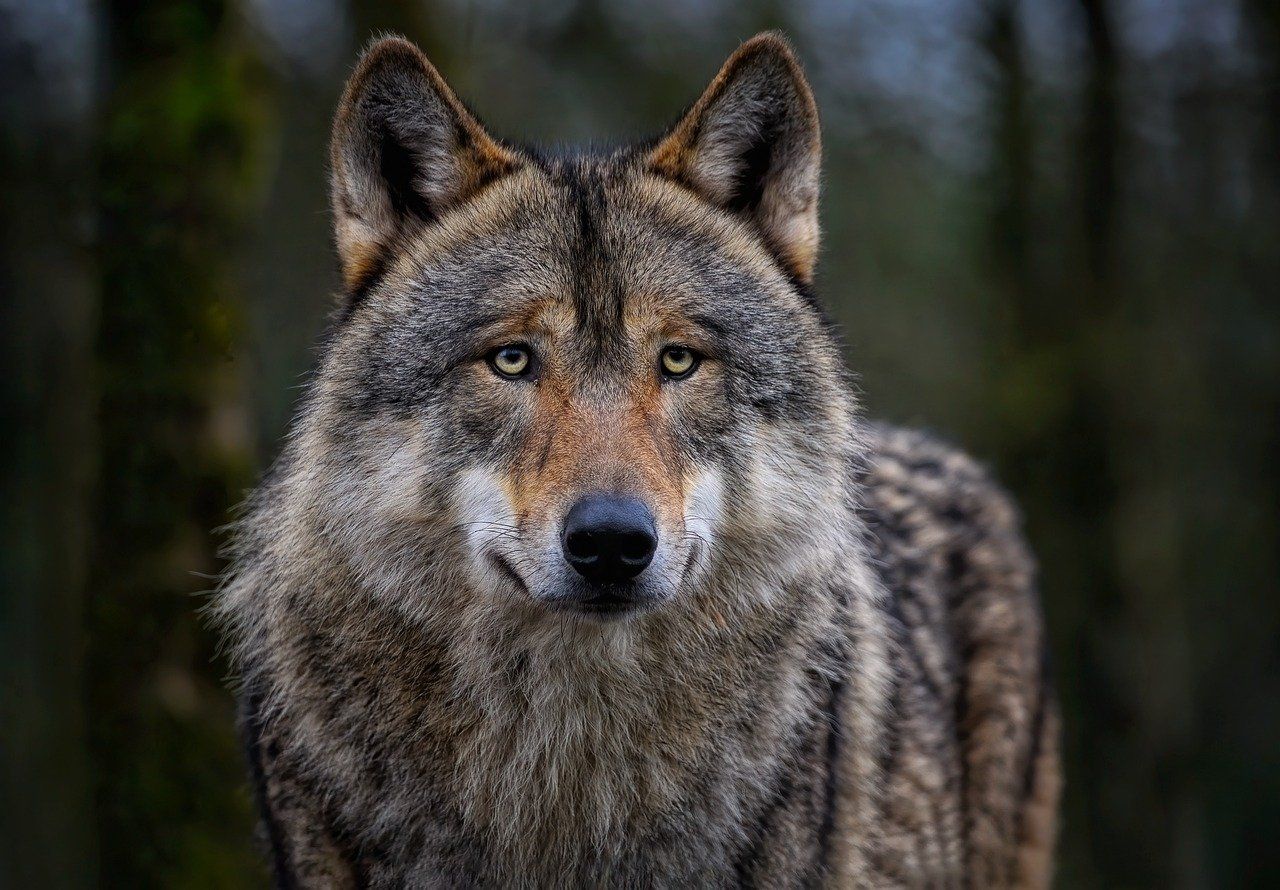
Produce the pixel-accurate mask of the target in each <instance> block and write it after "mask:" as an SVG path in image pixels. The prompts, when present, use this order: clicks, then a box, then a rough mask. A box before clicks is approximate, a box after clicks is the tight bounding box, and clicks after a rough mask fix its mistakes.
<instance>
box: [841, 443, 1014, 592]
mask: <svg viewBox="0 0 1280 890" xmlns="http://www.w3.org/2000/svg"><path fill="white" fill-rule="evenodd" d="M867 445H868V449H867V463H866V467H865V475H864V487H863V498H862V510H863V515H864V518H865V520H866V522H867V525H868V527H869V529H870V532H871V537H872V549H873V555H874V556H875V557H876V559H877V562H878V563H880V565H881V569H882V573H884V574H886V575H887V577H886V578H885V580H886V581H888V582H889V586H890V589H893V588H895V587H899V586H900V585H901V583H902V582H903V581H906V580H907V579H915V580H917V581H918V580H919V579H920V576H921V574H922V573H923V574H924V575H930V576H933V577H934V578H935V579H936V581H937V582H939V583H941V584H942V585H943V586H951V585H954V584H957V583H963V580H964V579H963V577H961V576H962V575H967V574H973V573H977V574H979V575H981V576H983V579H984V581H985V583H986V584H997V585H999V586H1001V587H1004V588H1006V589H1007V588H1010V587H1012V588H1015V589H1020V590H1029V589H1030V588H1031V586H1032V583H1033V578H1032V576H1033V561H1032V557H1031V553H1030V550H1029V548H1028V547H1027V544H1026V541H1025V538H1024V536H1023V532H1022V518H1021V514H1020V511H1019V510H1018V508H1017V505H1016V504H1015V502H1014V500H1013V498H1012V497H1011V496H1010V495H1009V494H1008V493H1007V492H1006V491H1005V490H1004V489H1003V488H1002V487H1001V486H1000V485H999V483H997V482H996V480H995V478H994V477H993V476H992V474H991V472H990V471H989V470H988V469H987V468H986V467H985V466H983V465H982V464H981V463H979V462H978V461H976V460H974V459H973V458H972V457H970V456H969V455H968V454H966V453H965V452H963V451H961V450H960V449H958V448H956V447H955V446H953V445H950V444H948V443H946V442H944V441H943V440H941V439H939V438H937V437H935V436H933V435H931V434H928V433H924V432H920V431H917V430H908V429H901V428H897V427H892V426H885V425H871V426H869V428H868V430H867ZM895 581H896V582H898V583H895ZM946 582H950V584H947V583H946ZM952 593H954V591H952Z"/></svg>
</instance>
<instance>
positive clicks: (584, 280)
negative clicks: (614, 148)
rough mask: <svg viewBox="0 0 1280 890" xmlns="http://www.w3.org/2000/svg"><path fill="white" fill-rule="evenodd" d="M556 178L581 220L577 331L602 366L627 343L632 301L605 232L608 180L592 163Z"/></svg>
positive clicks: (576, 162)
mask: <svg viewBox="0 0 1280 890" xmlns="http://www.w3.org/2000/svg"><path fill="white" fill-rule="evenodd" d="M556 172H557V173H559V177H558V178H559V180H560V182H561V183H562V184H563V185H564V187H565V189H566V191H567V193H568V197H569V201H570V202H571V203H572V207H573V213H574V216H575V218H576V220H577V232H576V238H577V243H576V244H575V245H574V248H573V254H574V255H573V261H572V266H573V276H574V280H573V284H572V291H573V304H574V310H575V315H576V317H577V328H578V332H579V334H580V335H581V336H582V341H583V344H584V345H590V346H591V347H594V348H591V349H589V350H588V352H587V355H585V356H584V357H585V358H587V359H588V361H590V362H591V363H592V364H594V365H597V366H598V365H601V364H604V363H605V361H606V360H607V354H608V352H609V351H610V350H609V347H610V346H612V345H614V344H617V343H620V342H622V340H623V336H622V329H621V328H622V318H623V303H624V301H625V299H626V293H625V288H624V286H623V280H622V276H620V275H619V274H618V270H617V269H616V268H615V267H614V264H615V262H616V260H617V258H616V257H615V256H613V251H612V250H610V247H609V237H610V236H609V234H608V233H607V232H606V231H605V228H604V227H605V226H606V225H607V212H608V210H607V204H608V198H607V196H606V193H605V191H606V183H605V181H604V175H605V174H604V171H602V170H601V169H600V166H599V162H598V161H596V160H595V159H593V158H586V157H578V158H574V159H572V160H568V161H565V162H563V163H562V164H561V165H560V166H559V169H558V170H557V171H556Z"/></svg>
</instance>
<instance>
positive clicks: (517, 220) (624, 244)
mask: <svg viewBox="0 0 1280 890" xmlns="http://www.w3.org/2000/svg"><path fill="white" fill-rule="evenodd" d="M664 198H665V200H664ZM686 203H687V204H688V205H689V206H688V207H687V208H682V207H681V206H680V202H679V201H672V200H671V199H670V196H669V195H663V194H661V193H660V192H657V193H655V190H654V189H652V188H650V187H648V184H647V183H646V182H645V181H644V177H639V176H628V175H625V174H621V173H616V172H610V171H607V170H596V169H583V168H581V167H572V166H567V165H561V166H556V167H552V168H549V169H547V170H545V171H540V172H539V175H536V176H535V175H528V176H522V177H516V178H514V179H513V181H511V182H509V183H503V184H499V185H498V186H496V187H495V188H494V189H493V190H492V191H491V192H490V193H488V194H486V195H484V196H483V197H482V198H481V199H480V200H478V201H477V202H476V204H475V207H474V209H473V210H472V211H470V212H468V213H467V214H466V215H464V216H460V217H459V218H457V219H451V220H445V221H444V222H443V225H442V226H441V227H440V230H437V231H431V232H428V233H427V234H426V235H425V236H424V238H423V240H422V241H421V243H420V244H419V245H417V249H416V251H415V254H416V256H415V257H414V259H415V262H413V263H412V264H411V265H410V266H408V267H407V268H405V275H406V278H407V279H408V280H407V281H405V282H404V285H405V286H407V287H410V288H413V289H416V290H418V291H419V292H421V293H424V294H430V295H435V296H437V297H438V298H439V299H440V300H442V301H449V300H458V301H466V302H469V303H470V304H471V305H472V307H473V308H474V309H475V310H476V311H477V312H482V313H484V314H492V313H495V312H515V313H528V312H529V311H531V310H532V309H533V308H534V307H535V306H536V305H546V304H548V303H549V302H550V303H557V304H560V310H561V313H560V314H561V316H563V315H564V313H565V312H566V311H567V312H568V313H570V314H572V316H573V317H574V318H575V319H578V320H579V321H580V323H583V324H586V323H589V322H599V321H602V320H611V321H618V322H621V321H624V320H626V319H627V318H628V317H630V318H634V317H636V316H638V315H643V314H644V313H645V312H646V311H648V310H651V309H655V308H659V307H661V306H663V305H664V301H663V300H661V299H659V298H661V297H667V298H670V299H669V300H667V301H666V304H667V305H671V304H672V303H673V302H674V303H676V304H680V303H688V302H689V301H692V300H713V299H715V298H716V297H717V295H718V294H719V293H720V292H721V291H724V290H726V289H727V288H729V287H732V284H733V280H734V279H735V278H738V277H743V276H744V275H750V274H751V272H750V270H749V269H745V268H743V267H742V264H741V263H737V262H735V260H734V257H733V256H732V255H731V252H726V249H725V247H726V244H725V242H726V239H725V238H723V237H718V236H719V234H720V233H718V232H716V231H714V230H710V231H709V230H708V227H707V226H706V225H705V220H704V219H703V217H705V212H700V211H701V208H699V207H698V206H697V205H696V203H694V202H693V201H687V202H686ZM729 246H730V247H732V245H731V244H730V245H729ZM739 290H741V288H739Z"/></svg>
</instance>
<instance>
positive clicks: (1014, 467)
mask: <svg viewBox="0 0 1280 890" xmlns="http://www.w3.org/2000/svg"><path fill="white" fill-rule="evenodd" d="M771 27H779V28H783V29H785V30H786V31H787V33H788V34H789V35H790V36H791V38H792V39H793V41H794V42H795V44H796V47H797V49H798V50H799V53H800V55H801V56H802V57H803V59H804V61H805V62H806V64H807V66H808V70H809V72H810V74H811V77H812V79H813V82H814V86H815V89H816V91H817V94H818V98H819V101H820V104H821V107H822V110H823V115H824V130H825V140H826V191H825V201H824V212H823V215H824V220H825V231H826V234H825V259H824V261H823V264H822V272H821V279H820V287H819V292H820V293H821V294H822V295H823V296H824V297H825V299H826V300H827V301H828V303H829V304H830V306H831V307H832V310H833V313H834V315H835V317H836V319H837V320H838V322H839V323H840V325H841V326H842V328H843V330H844V332H845V335H846V337H847V343H848V352H849V358H850V361H851V363H852V365H853V366H854V368H855V369H857V370H858V371H859V373H860V375H861V379H862V383H863V387H864V390H865V394H866V403H867V405H868V410H869V411H870V412H871V413H872V414H874V415H875V416H878V417H883V418H888V419H891V420H894V421H898V422H903V423H911V424H917V425H923V426H925V427H929V428H932V429H934V430H937V431H939V432H941V433H943V434H945V435H947V436H948V437H950V438H952V439H954V440H956V441H959V442H961V443H963V444H964V445H965V446H966V447H968V448H969V449H970V450H972V451H973V452H974V453H976V454H977V455H978V456H979V457H981V458H982V459H983V460H985V461H987V462H989V463H991V464H992V465H994V466H995V467H996V468H997V470H998V472H999V475H1000V476H1001V478H1002V479H1003V480H1004V481H1005V482H1006V483H1007V484H1008V485H1009V486H1010V487H1011V488H1012V489H1013V490H1014V491H1015V492H1016V494H1017V495H1018V497H1019V499H1020V500H1021V502H1022V504H1023V505H1024V507H1025V511H1026V518H1027V524H1028V526H1029V530H1030V535H1031V538H1032V540H1033V542H1034V544H1035V547H1036V549H1037V551H1038V552H1039V555H1040V558H1041V563H1042V572H1043V590H1044V597H1045V608H1046V611H1047V614H1048V618H1049V622H1050V626H1051V630H1052V637H1053V642H1054V649H1055V656H1056V658H1055V672H1056V675H1057V681H1058V684H1059V686H1060V688H1061V692H1062V696H1063V700H1064V704H1065V710H1066V717H1067V724H1066V725H1067V739H1066V744H1067V756H1068V769H1069V772H1068V777H1067V798H1066V806H1065V822H1064V829H1063V835H1062V844H1061V867H1060V871H1059V874H1060V884H1061V886H1063V887H1104V886H1105V887H1172V888H1177V887H1244V886H1272V887H1274V886H1280V843H1278V842H1277V841H1278V840H1280V838H1278V836H1277V832H1278V830H1280V590H1278V584H1280V580H1278V579H1280V566H1278V562H1280V547H1277V543H1278V539H1280V534H1278V532H1280V4H1278V3H1277V2H1275V0H858V2H836V0H790V2H782V0H776V2H755V3H750V2H735V0H619V2H605V0H554V2H551V3H541V4H529V3H524V2H520V0H475V2H467V0H430V2H428V0H413V2H400V3H394V2H389V0H168V2H165V0H129V2H126V0H109V2H103V3H94V2H92V0H0V86H2V90H3V98H2V100H0V101H2V103H3V105H2V107H3V115H2V118H0V189H2V194H3V206H2V208H0V231H3V236H2V241H0V360H2V361H3V373H0V406H2V409H0V410H2V413H0V430H3V432H2V433H0V579H2V587H0V684H2V685H0V745H2V746H3V747H0V807H3V814H2V816H0V818H2V820H3V823H2V824H0V857H2V858H0V885H2V886H5V887H15V888H17V887H86V886H92V885H100V886H104V887H129V888H140V887H169V888H197V887H229V888H233V887H234V888H238V887H253V886H262V885H264V884H265V882H266V875H265V871H264V870H263V868H262V867H261V865H260V864H259V861H258V858H257V855H256V852H255V849H254V846H253V842H252V838H251V821H252V819H251V812H250V810H251V807H250V797H249V792H248V788H247V783H246V780H245V771H244V769H243V767H242V763H241V756H240V751H239V748H238V744H237V741H236V739H235V736H234V731H233V706H232V702H231V700H230V697H229V695H228V694H227V693H226V691H225V688H224V685H223V679H224V675H225V672H226V664H225V662H224V661H223V660H222V659H221V658H220V657H219V654H218V652H217V645H216V640H215V639H214V638H213V637H212V636H211V634H210V633H209V631H208V630H207V629H206V628H205V627H204V626H203V624H202V622H201V619H200V616H199V615H198V612H197V610H198V608H199V607H200V605H201V604H202V602H203V599H202V596H201V592H202V591H206V590H207V589H208V588H209V587H210V586H211V583H212V582H211V580H210V579H211V578H212V576H214V575H216V573H217V572H218V571H219V567H220V563H219V560H218V557H217V555H216V554H217V545H218V538H217V536H216V534H214V532H213V530H214V529H215V528H217V527H218V526H220V525H222V524H223V523H225V522H226V521H227V519H228V515H229V510H231V508H232V507H233V506H234V505H235V504H236V503H237V501H239V500H240V498H241V497H242V496H243V493H244V492H245V490H246V489H247V488H248V487H249V486H251V485H252V484H253V482H254V479H255V478H256V476H257V474H259V473H260V472H262V470H263V469H264V468H265V467H266V466H267V465H268V463H269V462H270V460H271V459H272V456H273V454H274V453H275V451H276V449H277V447H278V442H279V440H280V437H281V435H282V433H283V432H284V430H285V428H286V424H287V422H288V419H289V416H290V412H291V410H292V405H293V403H294V401H295V399H296V398H297V396H298V392H299V390H298V387H299V384H300V383H301V381H302V380H303V375H304V374H305V372H306V371H307V369H308V366H309V365H310V363H311V361H312V357H313V354H314V353H313V349H314V345H315V343H316V341H317V337H318V336H319V334H320V332H321V330H322V328H323V325H324V321H325V318H326V314H327V312H328V311H329V309H330V307H331V305H332V300H333V294H334V292H335V289H336V277H335V261H334V258H333V254H332V251H331V248H330V241H329V238H330V234H329V219H328V215H327V194H326V169H325V163H326V160H325V159H326V141H327V137H328V126H329V121H330V115H331V114H332V111H333V108H334V105H335V103H336V100H337V98H338V95H339V90H340V86H341V83H342V80H343V78H344V76H345V75H346V73H347V72H348V71H349V70H350V66H351V64H352V63H353V61H354V58H355V54H356V52H357V50H358V48H359V47H360V46H361V45H362V44H363V43H364V42H365V41H366V40H367V39H368V38H369V36H370V35H372V34H374V33H377V32H378V31H380V30H384V29H393V30H396V31H400V32H403V33H405V34H407V35H408V36H410V37H411V38H413V39H415V40H416V41H418V42H419V43H420V45H422V46H423V47H424V49H426V50H427V52H428V53H429V54H430V55H431V57H432V58H433V59H434V60H435V61H436V63H437V64H438V65H439V67H440V68H441V70H442V71H443V72H444V73H445V75H446V76H447V77H448V78H449V79H450V80H451V81H452V83H453V84H454V85H455V87H456V88H457V89H458V90H459V92H460V93H461V94H462V95H463V96H464V98H466V99H467V100H468V101H469V102H470V103H471V104H472V105H473V106H474V107H476V108H477V110H478V111H479V112H480V114H481V116H482V117H483V118H484V119H485V120H486V121H487V122H488V123H489V124H490V126H491V127H492V128H493V129H494V130H495V131H496V132H498V133H500V134H503V135H507V136H512V137H518V138H521V139H527V140H531V141H562V140H563V141H572V140H596V141H609V140H617V139H624V138H629V137H631V136H634V135H640V134H647V133H650V132H652V131H655V130H656V129H658V128H660V127H661V126H663V125H664V124H666V123H668V122H669V121H671V120H672V119H673V118H674V117H675V115H676V113H677V112H678V111H679V109H680V108H682V107H683V106H684V105H685V104H686V103H688V102H689V101H691V100H692V99H693V98H695V96H696V95H697V93H698V91H699V90H700V89H701V88H702V87H703V85H704V84H705V83H706V82H707V81H708V80H709V79H710V77H711V76H712V74H713V73H714V72H715V70H716V68H717V66H718V65H719V64H720V62H721V61H722V60H723V58H724V57H725V56H726V55H727V54H728V53H729V52H730V51H731V50H732V49H733V47H734V46H736V45H737V43H738V42H739V41H740V40H742V39H744V38H746V37H747V36H749V35H751V34H752V33H753V32H755V31H756V30H758V29H762V28H771Z"/></svg>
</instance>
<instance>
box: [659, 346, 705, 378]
mask: <svg viewBox="0 0 1280 890" xmlns="http://www.w3.org/2000/svg"><path fill="white" fill-rule="evenodd" d="M696 367H698V354H697V353H696V352H694V351H693V350H692V349H689V348H688V347H686V346H668V347H667V348H666V349H664V350H662V373H663V374H665V375H666V376H667V377H668V378H670V379H672V380H677V379H679V378H681V377H688V376H689V375H690V374H692V373H693V370H694V368H696Z"/></svg>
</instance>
